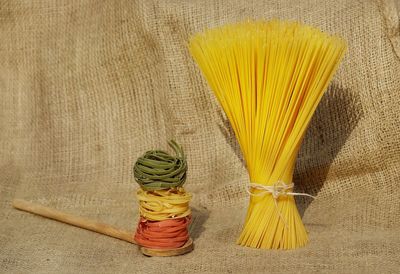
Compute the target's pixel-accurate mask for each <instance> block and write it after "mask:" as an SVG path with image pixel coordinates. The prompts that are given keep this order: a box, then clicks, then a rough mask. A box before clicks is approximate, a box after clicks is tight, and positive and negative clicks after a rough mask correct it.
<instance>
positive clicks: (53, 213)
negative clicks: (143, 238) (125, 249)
mask: <svg viewBox="0 0 400 274" xmlns="http://www.w3.org/2000/svg"><path fill="white" fill-rule="evenodd" d="M13 207H15V208H17V209H19V210H23V211H27V212H30V213H33V214H36V215H40V216H43V217H46V218H49V219H53V220H56V221H59V222H63V223H66V224H70V225H73V226H76V227H80V228H84V229H87V230H90V231H94V232H97V233H100V234H104V235H107V236H110V237H113V238H116V239H120V240H123V241H126V242H129V243H132V244H136V242H135V240H134V239H133V235H134V232H131V231H126V230H121V229H118V228H115V227H113V226H111V225H108V224H104V223H100V222H97V221H94V220H90V219H86V218H83V217H79V216H74V215H71V214H68V213H65V212H62V211H58V210H56V209H53V208H49V207H46V206H42V205H38V204H34V203H31V202H28V201H25V200H21V199H15V200H14V201H13Z"/></svg>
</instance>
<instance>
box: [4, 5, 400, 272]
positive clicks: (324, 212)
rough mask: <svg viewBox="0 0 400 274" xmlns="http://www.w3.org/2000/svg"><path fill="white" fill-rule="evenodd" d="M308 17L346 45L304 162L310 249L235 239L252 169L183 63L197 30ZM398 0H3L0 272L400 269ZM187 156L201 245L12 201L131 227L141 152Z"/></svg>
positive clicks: (302, 202)
mask: <svg viewBox="0 0 400 274" xmlns="http://www.w3.org/2000/svg"><path fill="white" fill-rule="evenodd" d="M276 17H277V18H284V19H295V20H301V21H303V22H305V23H309V24H312V25H314V26H317V27H320V28H321V29H323V30H326V31H329V32H336V33H339V34H340V35H342V36H343V37H344V38H345V39H346V40H347V41H348V44H349V51H348V53H347V55H346V57H345V60H344V62H343V64H342V65H341V67H340V69H339V71H338V73H337V75H336V77H335V79H334V81H333V83H332V85H331V86H330V88H329V91H328V93H327V94H326V95H325V97H324V98H323V100H322V103H321V106H320V107H319V108H318V110H317V113H316V115H315V117H314V119H313V120H312V123H311V126H310V128H309V130H308V133H307V136H306V139H305V142H304V145H303V147H302V150H301V153H300V155H299V159H298V164H297V169H296V170H297V171H296V176H295V183H296V184H297V187H298V190H300V191H306V192H308V193H311V194H313V195H317V196H318V199H317V200H314V201H309V200H306V199H298V205H299V208H300V210H301V212H302V214H303V215H304V216H303V217H304V218H303V220H304V222H305V224H306V226H307V228H308V230H309V231H310V243H309V245H308V246H307V247H306V248H303V249H299V250H295V251H288V252H282V251H268V250H255V249H249V248H242V247H239V246H237V245H235V243H234V241H235V239H236V237H237V236H238V234H239V231H240V227H241V225H242V222H243V217H244V213H245V209H246V207H247V195H246V193H245V192H244V186H245V184H246V182H247V175H246V170H245V168H244V167H243V165H242V162H241V156H240V151H239V148H238V146H237V143H236V141H235V139H234V137H233V136H232V131H231V129H230V127H229V124H228V123H227V122H226V119H225V118H224V115H223V114H221V109H220V107H219V106H218V104H217V102H216V100H215V99H214V97H213V95H212V93H211V91H210V90H209V88H208V86H207V84H206V82H205V80H204V79H203V77H202V76H201V74H200V72H199V70H198V68H197V67H196V65H195V64H194V62H193V61H192V59H191V58H190V56H189V54H188V50H187V40H188V37H189V35H190V34H192V33H194V32H198V31H201V30H203V29H204V28H206V27H211V26H216V25H220V24H223V23H227V22H234V21H238V20H243V19H247V18H259V19H261V18H263V19H270V18H276ZM398 25H399V20H398V17H397V13H396V11H395V8H394V4H393V3H392V2H391V1H377V0H376V1H374V0H369V1H354V0H337V1H330V0H323V1H317V0H314V1H313V0H308V1H301V2H300V1H291V0H284V1H262V0H255V1H245V0H240V1H231V2H228V1H217V0H215V1H161V0H160V1H156V0H154V1H144V0H143V1H136V2H135V1H119V0H116V1H100V0H99V1H70V0H65V1H52V0H48V1H36V0H35V1H5V0H3V1H1V2H0V91H1V99H0V102H1V109H0V129H1V131H0V149H1V153H0V186H1V189H0V205H1V208H0V220H1V224H0V272H1V273H30V272H39V273H55V272H59V273H78V272H93V273H119V272H126V273H157V272H161V273H168V272H171V273H173V272H177V273H184V272H193V273H204V272H214V273H222V272H229V273H232V272H235V273H236V272H238V273H250V272H253V273H259V272H271V273H274V272H286V271H287V272H292V273H293V272H299V273H311V272H328V273H355V272H364V273H365V272H367V273H378V272H379V273H390V272H393V273H395V272H397V271H398V270H399V268H400V258H399V252H400V236H399V232H400V225H399V221H400V194H399V193H400V192H399V189H398V188H399V184H398V182H399V170H400V163H399V159H400V151H399V148H400V146H399V145H400V142H399V132H400V130H399V126H400V125H399V121H400V117H399V112H400V108H399V105H400V96H399V95H400V93H399V92H400V59H399V56H400V38H399V28H398ZM172 137H173V138H175V139H176V140H177V141H179V142H180V143H182V144H183V146H184V148H185V149H186V152H187V155H188V161H189V164H190V173H189V178H188V181H187V185H186V186H187V189H188V190H189V191H191V192H193V194H194V195H195V198H194V200H193V203H192V204H193V207H194V208H195V209H194V215H195V219H194V226H193V227H192V235H193V237H194V239H195V244H196V249H195V250H194V251H193V252H192V253H190V254H188V255H185V256H182V257H174V258H146V257H144V256H142V255H141V254H140V253H139V251H138V250H137V248H136V247H135V246H132V245H130V244H128V243H124V242H121V241H118V240H114V239H111V238H108V237H105V236H101V235H97V234H95V233H91V232H87V231H84V230H80V229H77V228H73V227H70V226H67V225H64V224H60V223H56V222H53V221H49V220H45V219H42V218H40V217H36V216H33V215H30V214H27V213H23V212H19V211H17V210H14V209H12V208H11V206H10V204H11V200H12V199H13V198H14V197H18V198H24V199H27V200H30V201H35V202H39V203H42V204H46V205H50V206H52V207H55V208H58V209H62V210H65V211H68V212H72V213H76V214H79V215H83V216H87V217H92V218H96V219H99V220H102V221H104V222H108V223H111V224H114V225H117V226H120V227H123V228H131V229H132V230H133V229H134V227H135V225H136V218H137V209H136V201H135V196H134V192H135V189H136V185H135V183H134V182H133V180H132V177H131V167H132V164H133V162H134V161H135V159H136V158H137V157H138V156H139V155H140V154H141V153H143V152H144V151H145V150H146V149H150V148H157V147H162V148H165V147H166V140H167V139H169V138H172Z"/></svg>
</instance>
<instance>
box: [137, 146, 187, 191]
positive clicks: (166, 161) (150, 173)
mask: <svg viewBox="0 0 400 274" xmlns="http://www.w3.org/2000/svg"><path fill="white" fill-rule="evenodd" d="M168 144H169V146H170V147H171V148H172V149H173V150H174V151H175V154H176V155H175V156H172V155H170V154H169V153H168V152H165V151H162V150H150V151H147V152H146V153H145V154H144V155H143V156H141V157H139V158H138V159H137V161H136V163H135V166H134V169H133V171H134V177H135V180H136V182H137V183H138V184H139V185H140V186H141V187H142V188H143V189H144V190H159V189H168V188H173V187H180V186H182V185H183V184H184V183H185V181H186V172H187V163H186V157H185V155H184V153H183V149H182V147H181V146H180V145H178V144H177V143H176V142H175V141H174V140H171V141H169V142H168Z"/></svg>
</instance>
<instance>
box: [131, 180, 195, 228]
mask: <svg viewBox="0 0 400 274" xmlns="http://www.w3.org/2000/svg"><path fill="white" fill-rule="evenodd" d="M136 195H137V198H138V200H139V211H140V215H141V216H142V217H144V218H146V219H147V220H150V221H163V220H167V219H177V218H183V217H186V216H189V215H190V214H191V210H190V207H189V201H190V199H191V198H192V195H191V194H190V193H188V192H186V191H185V189H184V188H182V187H178V188H170V189H162V190H152V191H147V190H144V189H139V190H138V191H137V194H136Z"/></svg>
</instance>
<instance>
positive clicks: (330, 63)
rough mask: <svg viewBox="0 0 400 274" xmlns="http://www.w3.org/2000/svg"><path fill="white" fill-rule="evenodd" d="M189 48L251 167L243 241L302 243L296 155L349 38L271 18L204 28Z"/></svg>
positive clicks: (264, 245)
mask: <svg viewBox="0 0 400 274" xmlns="http://www.w3.org/2000/svg"><path fill="white" fill-rule="evenodd" d="M189 49H190V53H191V54H192V56H193V58H194V60H195V61H196V62H197V64H198V66H199V67H200V69H201V71H202V72H203V74H204V76H205V78H206V79H207V81H208V83H209V85H210V87H211V89H212V90H213V92H214V94H215V96H216V98H217V99H218V101H219V103H220V104H221V106H222V108H223V109H224V111H225V113H226V115H227V117H228V119H229V121H230V123H231V125H232V128H233V130H234V132H235V135H236V138H237V139H238V142H239V144H240V148H241V150H242V153H243V157H244V159H245V161H246V166H247V169H248V172H249V177H250V182H251V185H250V192H251V194H252V195H251V197H250V204H249V207H248V211H247V216H246V220H245V224H244V227H243V230H242V233H241V235H240V237H239V239H238V241H237V242H238V244H240V245H243V246H249V247H256V248H268V249H293V248H297V247H301V246H304V245H305V244H306V243H307V241H308V235H307V232H306V230H305V228H304V225H303V223H302V221H301V218H300V215H299V213H298V210H297V207H296V204H295V200H294V197H293V195H294V194H296V193H293V190H292V183H293V182H292V178H293V172H294V167H295V161H296V157H297V154H298V151H299V148H300V145H301V142H302V140H303V137H304V135H305V132H306V129H307V126H308V124H309V122H310V120H311V117H312V115H313V114H314V112H315V109H316V107H317V106H318V103H319V101H320V100H321V98H322V96H323V94H324V92H325V90H326V89H327V86H328V84H329V82H330V80H331V79H332V77H333V75H334V73H335V71H336V69H337V67H338V65H339V63H340V61H341V59H342V57H343V55H344V53H345V50H346V43H345V42H344V41H343V40H342V39H341V38H339V37H337V36H331V35H328V34H326V33H323V32H321V31H320V30H318V29H316V28H313V27H310V26H306V25H303V24H300V23H296V22H286V21H279V20H272V21H269V22H264V21H261V22H251V21H249V22H243V23H237V24H232V25H225V26H222V27H219V28H215V29H211V30H206V31H205V32H204V33H199V34H196V35H194V36H193V37H192V38H191V39H190V44H189ZM277 183H279V184H280V186H281V190H280V191H279V193H278V192H277V191H275V190H274V186H275V188H276V186H277ZM251 186H253V187H251ZM254 186H255V187H254ZM282 189H283V190H282ZM274 193H276V194H274ZM297 195H298V193H297Z"/></svg>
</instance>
